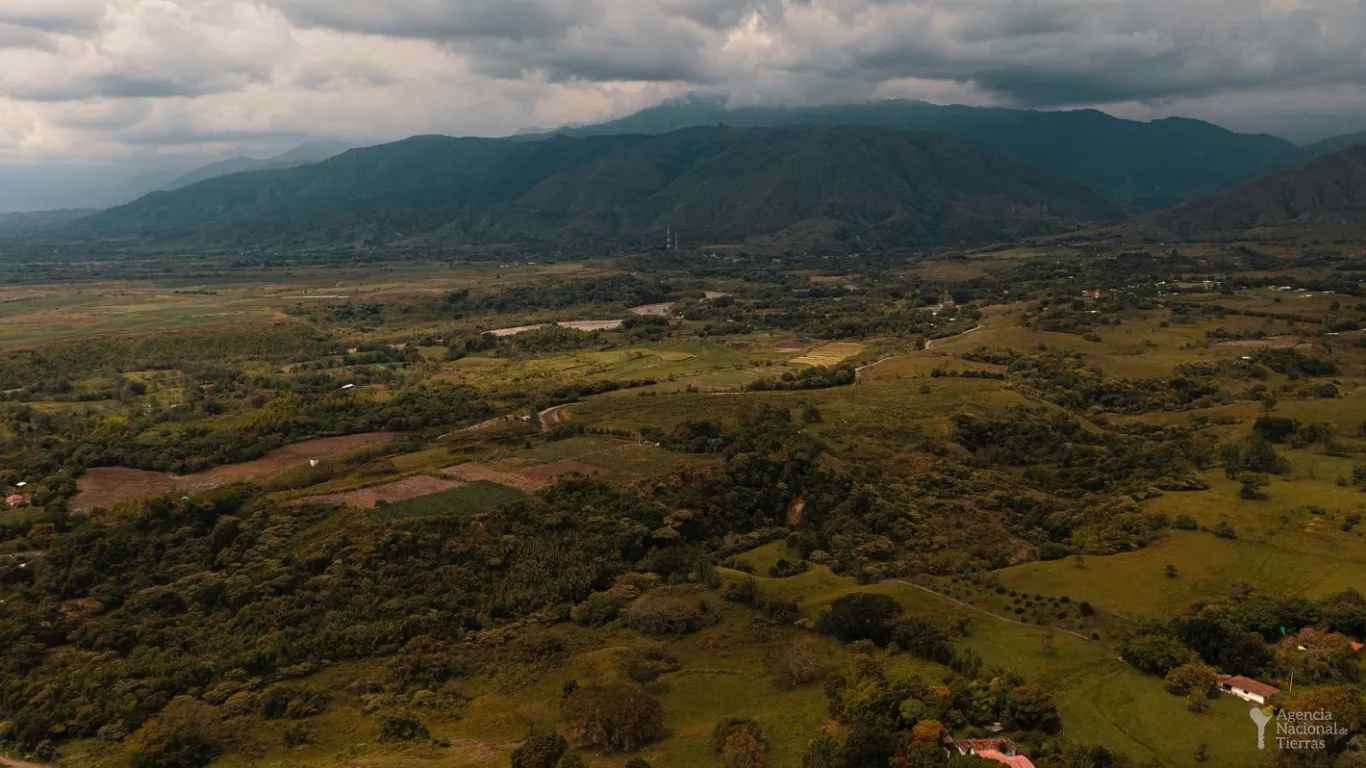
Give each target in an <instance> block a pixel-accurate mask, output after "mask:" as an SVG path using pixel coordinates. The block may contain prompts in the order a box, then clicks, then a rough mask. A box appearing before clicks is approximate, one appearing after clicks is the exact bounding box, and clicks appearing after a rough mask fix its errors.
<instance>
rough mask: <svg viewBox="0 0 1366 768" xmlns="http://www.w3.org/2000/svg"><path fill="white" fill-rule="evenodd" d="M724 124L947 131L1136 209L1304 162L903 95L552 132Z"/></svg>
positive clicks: (658, 114)
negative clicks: (856, 126) (1079, 183)
mask: <svg viewBox="0 0 1366 768" xmlns="http://www.w3.org/2000/svg"><path fill="white" fill-rule="evenodd" d="M718 124H724V125H727V126H731V127H740V128H745V127H773V126H782V125H871V126H879V127H884V128H894V129H897V130H904V131H932V132H938V133H947V134H951V135H954V136H960V137H962V138H964V139H967V140H968V141H972V142H974V143H977V144H980V145H982V146H984V147H987V148H989V149H994V150H998V151H1001V152H1006V153H1009V154H1012V155H1014V156H1016V157H1018V158H1020V159H1021V160H1023V161H1025V162H1027V163H1029V164H1031V165H1036V166H1038V167H1040V168H1042V169H1044V170H1049V171H1052V172H1054V173H1058V174H1061V175H1063V176H1066V177H1068V178H1071V179H1073V180H1076V181H1080V182H1081V183H1083V184H1086V185H1087V186H1090V187H1091V188H1092V189H1094V190H1095V191H1097V192H1099V193H1101V194H1103V195H1106V196H1108V197H1112V198H1114V199H1115V200H1118V201H1120V202H1121V203H1124V204H1125V205H1126V206H1127V207H1128V208H1130V209H1131V210H1138V211H1143V210H1154V209H1158V208H1165V207H1168V206H1171V205H1175V204H1177V203H1179V202H1181V201H1183V200H1186V199H1189V198H1191V197H1195V196H1198V195H1201V194H1211V193H1214V192H1217V191H1220V190H1221V189H1224V188H1227V187H1228V186H1231V185H1233V184H1236V183H1238V182H1240V181H1243V180H1245V179H1248V178H1250V177H1252V176H1255V175H1257V174H1259V173H1261V172H1263V171H1266V170H1270V169H1273V168H1276V167H1281V166H1284V165H1289V164H1293V163H1295V162H1298V161H1299V158H1298V156H1296V155H1294V153H1295V152H1296V150H1297V149H1298V148H1297V147H1296V146H1295V145H1294V144H1292V143H1290V142H1288V141H1286V140H1284V139H1280V138H1277V137H1275V136H1268V135H1251V134H1240V133H1234V132H1233V131H1229V130H1227V129H1224V128H1220V127H1219V126H1217V125H1213V124H1211V123H1206V122H1202V121H1199V120H1190V119H1186V118H1167V119H1163V120H1156V121H1153V122H1147V123H1145V122H1138V121H1134V120H1124V119H1121V118H1117V117H1114V116H1111V115H1108V114H1105V113H1103V112H1099V111H1096V110H1079V111H1060V112H1040V111H1034V110H1020V109H1000V108H987V107H966V106H960V105H950V106H938V105H934V104H928V103H926V102H922V101H907V100H889V101H881V102H870V103H861V104H846V105H834V106H819V107H767V106H752V107H737V108H729V107H727V106H726V104H725V103H724V102H723V101H721V100H718V99H712V98H701V97H689V98H684V99H678V100H674V101H671V102H666V103H664V104H661V105H659V106H656V107H651V108H649V109H645V110H642V111H640V112H637V113H635V114H633V115H629V116H627V117H624V118H621V119H618V120H612V121H608V122H605V123H601V124H597V125H589V126H580V127H573V128H570V127H566V128H562V129H559V130H557V131H555V132H554V133H557V134H561V135H566V136H575V137H585V136H604V135H617V134H628V133H645V134H658V133H666V132H669V131H674V130H679V129H681V128H687V127H695V126H702V125H710V126H715V125H718ZM524 138H531V137H524Z"/></svg>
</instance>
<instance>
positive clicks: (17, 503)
mask: <svg viewBox="0 0 1366 768" xmlns="http://www.w3.org/2000/svg"><path fill="white" fill-rule="evenodd" d="M27 501H28V499H25V498H24V497H23V496H20V495H19V494H17V493H16V494H13V495H12V496H10V497H9V498H7V499H5V503H6V504H8V505H9V506H11V507H22V506H24V504H25V503H26V502H27Z"/></svg>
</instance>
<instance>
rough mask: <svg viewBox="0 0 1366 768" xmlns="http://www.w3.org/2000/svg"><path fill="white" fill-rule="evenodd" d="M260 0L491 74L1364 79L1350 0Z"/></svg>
mask: <svg viewBox="0 0 1366 768" xmlns="http://www.w3.org/2000/svg"><path fill="white" fill-rule="evenodd" d="M274 2H276V3H277V5H278V7H280V8H281V9H282V10H284V12H285V13H287V14H288V15H289V17H290V18H291V19H293V20H294V21H295V22H296V23H299V24H306V25H310V26H315V27H328V28H334V29H340V30H347V31H351V32H365V33H371V34H381V35H401V36H408V37H416V38H422V39H428V40H432V41H436V42H439V43H441V44H442V45H445V46H448V47H449V48H451V49H452V50H454V51H457V52H460V53H462V54H464V55H466V56H468V57H469V59H470V61H471V65H472V66H473V68H474V69H476V70H477V71H479V72H482V73H485V74H489V75H492V76H495V77H502V78H517V77H525V76H532V75H535V76H540V77H544V78H546V79H549V80H552V81H571V80H586V81H614V80H642V81H654V82H679V83H690V84H701V85H723V86H724V85H725V84H727V83H732V84H735V85H737V86H743V85H745V84H746V83H748V82H752V81H756V80H762V81H772V80H774V79H782V78H784V77H785V76H787V75H795V76H799V77H807V78H810V79H811V81H812V83H813V85H814V84H816V83H819V84H820V85H821V87H828V85H829V84H830V83H831V82H832V81H834V82H838V81H840V80H843V81H845V82H847V83H850V85H851V87H852V86H854V85H855V84H860V85H866V84H869V83H878V82H882V81H886V80H892V79H897V78H918V79H928V80H942V81H947V82H952V83H959V84H964V85H971V86H975V87H977V88H979V89H981V90H984V91H986V92H988V93H992V94H995V95H996V96H998V97H999V98H1000V99H1001V100H1004V101H1007V102H1010V103H1014V104H1019V105H1028V106H1060V105H1069V104H1094V103H1105V102H1108V101H1122V100H1130V99H1143V100H1151V99H1163V98H1175V97H1190V96H1198V95H1204V94H1211V93H1219V92H1222V91H1225V90H1227V89H1230V88H1248V87H1257V86H1259V85H1290V86H1293V85H1295V84H1297V83H1305V82H1315V83H1319V82H1338V81H1343V80H1348V81H1352V80H1354V79H1355V80H1362V79H1366V54H1363V53H1362V51H1363V46H1366V0H1306V2H1302V3H1300V5H1299V7H1298V9H1291V8H1288V7H1282V5H1281V4H1280V3H1279V2H1278V0H1263V1H1262V2H1256V0H501V1H500V0H398V1H397V2H389V3H365V4H362V3H337V2H333V0H274ZM754 19H758V22H759V24H760V25H761V28H762V31H763V33H764V34H765V35H767V36H769V38H770V39H771V40H773V41H776V43H777V46H778V50H779V51H780V52H779V53H770V54H769V55H768V56H767V58H765V57H760V58H757V59H755V58H753V57H751V58H745V57H738V58H737V57H734V56H728V55H727V53H726V50H725V43H726V35H727V33H728V32H730V31H733V30H735V29H737V28H740V27H744V26H745V25H747V24H752V23H754V21H753V20H754ZM798 86H800V83H798Z"/></svg>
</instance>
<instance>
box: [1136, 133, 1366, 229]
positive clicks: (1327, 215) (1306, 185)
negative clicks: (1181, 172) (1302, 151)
mask: <svg viewBox="0 0 1366 768" xmlns="http://www.w3.org/2000/svg"><path fill="white" fill-rule="evenodd" d="M1363 222H1366V146H1362V145H1357V146H1352V147H1349V148H1347V149H1344V150H1342V151H1339V152H1335V153H1333V154H1330V155H1325V156H1323V157H1320V158H1318V159H1316V160H1313V161H1311V162H1310V163H1308V164H1307V165H1304V166H1301V167H1299V168H1291V169H1287V170H1280V171H1273V172H1271V173H1268V174H1266V175H1264V176H1261V177H1259V178H1257V179H1254V180H1252V181H1250V182H1248V183H1246V184H1243V185H1242V186H1239V187H1238V188H1236V189H1233V190H1230V191H1228V192H1225V193H1224V194H1221V195H1217V196H1214V197H1210V198H1205V199H1202V200H1192V201H1190V202H1188V203H1184V204H1182V205H1180V206H1177V207H1176V208H1173V209H1171V210H1169V211H1161V212H1158V213H1153V214H1148V215H1146V216H1142V217H1139V218H1137V219H1134V220H1133V221H1130V222H1127V223H1125V224H1124V225H1122V226H1121V227H1120V230H1121V231H1123V232H1125V233H1128V234H1131V235H1140V236H1143V237H1148V238H1161V239H1180V238H1196V237H1210V236H1215V235H1225V234H1232V233H1237V232H1243V231H1246V230H1249V229H1255V228H1258V227H1281V226H1296V227H1304V226H1320V225H1327V226H1332V225H1352V224H1361V223H1363Z"/></svg>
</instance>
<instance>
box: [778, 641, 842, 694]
mask: <svg viewBox="0 0 1366 768" xmlns="http://www.w3.org/2000/svg"><path fill="white" fill-rule="evenodd" d="M764 661H765V662H766V666H767V667H768V671H769V672H770V673H772V674H775V675H782V676H783V677H786V678H788V679H789V680H791V681H792V684H793V685H801V684H802V683H809V682H811V681H812V680H815V679H816V678H818V677H820V676H821V673H822V672H824V671H825V669H826V666H827V665H828V664H829V663H830V653H829V652H828V651H827V650H826V648H825V645H824V644H823V643H821V641H820V640H817V639H816V638H814V637H801V638H798V639H796V640H792V641H790V642H780V643H775V644H774V645H771V646H769V648H768V653H767V655H766V657H765V659H764Z"/></svg>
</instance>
